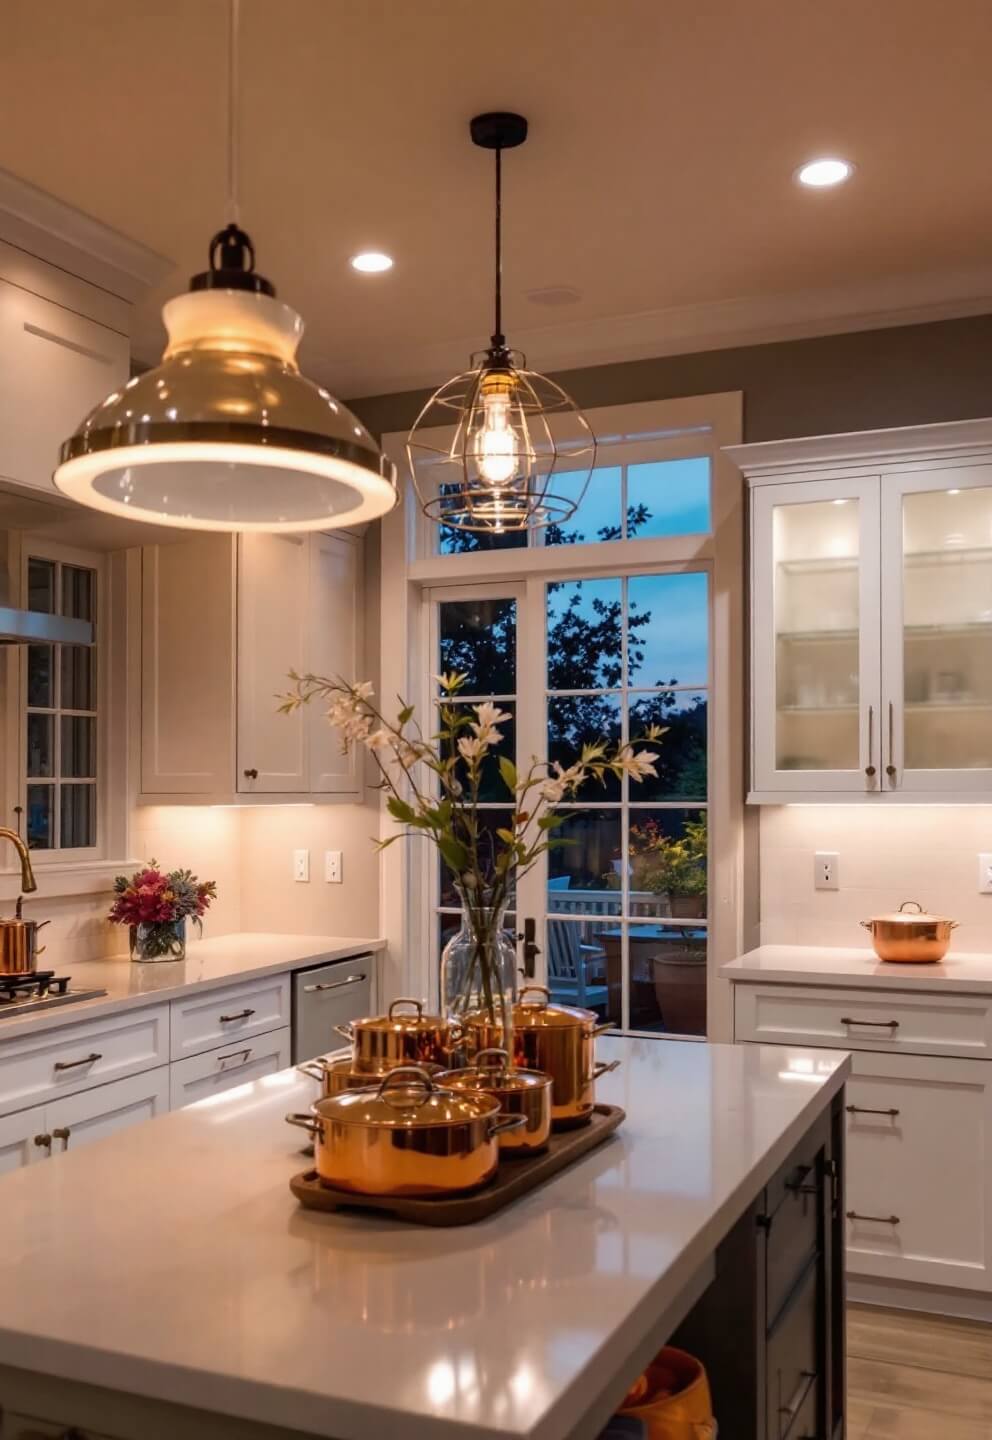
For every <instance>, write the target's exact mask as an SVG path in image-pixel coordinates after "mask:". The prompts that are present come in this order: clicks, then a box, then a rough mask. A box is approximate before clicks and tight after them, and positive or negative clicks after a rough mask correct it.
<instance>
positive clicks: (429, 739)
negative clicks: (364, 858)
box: [281, 673, 663, 1053]
mask: <svg viewBox="0 0 992 1440" xmlns="http://www.w3.org/2000/svg"><path fill="white" fill-rule="evenodd" d="M290 678H291V679H292V680H293V681H294V687H295V688H294V689H293V690H292V691H291V692H290V693H289V694H288V695H286V696H284V697H283V703H282V706H281V708H282V710H283V711H287V712H288V711H291V710H294V709H296V708H297V707H298V706H299V705H303V704H307V703H308V702H310V701H312V700H314V699H318V700H320V701H321V702H322V703H324V704H326V706H327V718H328V719H329V720H330V722H331V724H332V725H335V726H336V727H337V728H338V730H339V731H340V732H341V739H342V747H343V748H344V749H345V750H346V751H347V750H348V749H350V747H351V746H353V745H356V744H359V745H362V746H364V748H365V749H367V750H368V751H369V753H370V754H371V755H372V758H373V760H374V761H375V764H376V767H377V769H378V771H379V777H380V778H379V788H380V789H381V790H382V791H383V792H384V794H385V796H386V808H387V810H388V811H389V814H390V815H391V816H392V817H393V819H394V820H396V821H397V822H398V824H399V825H400V826H402V827H403V828H402V830H401V831H400V832H399V833H398V834H396V835H392V836H390V837H389V838H388V839H386V840H383V841H380V842H379V846H380V848H385V846H387V845H391V844H393V843H394V841H396V840H398V839H400V838H402V836H403V835H407V836H410V835H412V836H419V837H421V838H424V839H426V840H428V841H429V842H430V843H431V844H432V845H434V846H435V847H436V848H437V850H438V852H439V853H440V855H441V858H442V860H443V861H444V863H445V865H446V866H447V867H448V869H449V870H450V871H451V873H452V876H453V879H454V883H455V886H456V888H457V890H458V894H459V897H460V899H461V905H462V918H461V928H460V930H459V932H458V934H457V935H455V936H454V937H453V939H451V940H449V942H448V944H447V945H446V946H445V948H444V954H443V956H442V963H441V998H442V1005H443V1008H444V1011H445V1013H446V1014H447V1015H449V1016H451V1017H453V1018H461V1017H464V1016H465V1015H467V1014H474V1015H479V1014H482V1015H484V1016H485V1018H486V1021H487V1022H488V1023H489V1024H490V1025H492V1027H493V1028H494V1032H495V1033H497V1034H499V1035H500V1036H501V1037H502V1043H503V1046H504V1048H507V1049H511V1053H512V1048H511V1047H512V1013H513V1010H512V1007H513V1000H514V998H515V995H516V947H515V944H514V942H513V940H512V938H511V937H510V936H509V935H507V934H506V932H505V931H504V928H503V917H504V914H505V911H506V906H507V902H508V900H509V898H510V891H511V887H512V885H513V883H514V881H515V880H519V879H520V878H521V876H523V875H525V874H526V873H527V872H528V870H530V869H531V868H532V867H533V866H534V865H536V864H537V863H538V861H539V860H540V859H541V857H542V856H543V855H546V854H547V853H548V852H549V851H550V850H553V849H555V848H556V847H558V846H560V845H564V844H567V843H568V842H567V841H565V840H562V839H560V838H556V837H555V834H554V832H555V830H556V829H557V828H558V827H559V826H560V825H561V824H562V823H563V821H564V818H565V817H564V816H563V815H560V814H558V813H556V810H555V807H556V806H557V805H559V804H560V803H561V802H562V801H563V800H566V799H570V798H571V797H573V796H574V795H575V793H576V791H577V790H578V789H579V787H580V786H581V785H582V784H583V783H584V782H585V781H586V780H588V779H589V778H590V777H593V778H595V779H598V780H600V781H602V780H603V779H604V777H605V776H606V774H607V773H608V772H609V773H612V774H614V775H616V776H622V775H628V776H629V777H630V778H631V779H633V780H641V779H642V778H643V777H644V776H645V775H654V773H655V770H654V762H655V760H656V759H657V758H658V757H657V756H656V755H655V754H653V753H652V752H651V751H649V750H635V748H634V746H633V745H632V744H630V743H623V744H620V745H617V746H615V747H613V748H608V747H607V745H606V744H605V742H602V741H597V742H594V743H591V744H586V745H584V746H583V747H582V751H581V753H580V756H579V759H578V760H577V761H576V762H575V764H573V765H570V766H568V767H567V768H565V767H563V766H562V765H561V764H560V763H559V762H557V761H556V762H554V763H553V764H548V763H545V762H542V761H538V760H536V759H532V760H531V762H530V764H529V766H528V767H527V768H526V769H525V770H521V771H518V770H517V768H516V766H515V765H514V764H513V762H512V761H511V760H510V759H509V758H508V757H507V756H505V755H499V754H498V747H499V745H500V742H501V741H502V739H503V735H502V732H501V731H500V729H499V726H500V725H501V724H503V723H505V722H506V721H507V720H508V719H509V718H510V717H509V715H508V714H507V713H505V712H504V711H502V710H500V709H499V707H498V706H497V705H494V704H492V703H491V702H490V701H484V702H483V703H482V704H467V703H466V702H464V701H461V702H459V701H458V695H459V692H460V691H461V690H462V689H463V688H464V685H465V681H466V678H467V677H466V676H465V675H462V674H456V673H451V674H445V675H441V676H439V677H438V683H439V686H440V691H441V700H440V703H439V705H438V712H437V713H438V728H437V730H436V731H434V732H433V733H431V734H424V732H423V731H422V729H421V727H420V725H419V724H418V722H417V719H416V716H415V713H414V707H413V706H412V705H407V704H404V703H403V702H402V701H401V702H400V710H399V712H398V714H397V717H396V719H395V720H392V721H391V720H387V719H386V718H385V716H384V715H383V714H382V712H381V711H380V710H379V708H378V707H377V706H376V705H375V704H374V702H373V699H372V696H373V689H372V685H371V684H369V683H368V682H364V683H362V684H359V685H349V684H348V683H346V682H345V681H343V680H340V679H326V678H324V677H322V676H319V675H296V674H292V675H291V677H290ZM662 734H663V731H662V730H661V729H660V728H659V727H657V726H653V727H651V729H649V730H648V731H647V732H646V734H645V737H644V738H645V739H647V740H657V739H659V738H660V736H661V735H662ZM493 759H495V760H496V761H497V764H498V767H499V773H500V776H501V778H502V781H503V784H504V785H505V786H506V789H507V790H508V792H509V795H510V804H511V806H512V809H511V812H510V816H509V819H508V821H507V824H506V825H505V826H503V827H500V828H499V829H497V830H496V831H495V832H493V831H490V830H488V829H487V828H486V826H485V823H484V822H485V812H484V811H480V809H479V797H480V790H481V787H482V781H483V770H484V767H486V766H487V764H491V763H492V760H493Z"/></svg>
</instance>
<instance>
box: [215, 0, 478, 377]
mask: <svg viewBox="0 0 992 1440" xmlns="http://www.w3.org/2000/svg"><path fill="white" fill-rule="evenodd" d="M235 3H237V0H235ZM505 344H506V337H505V335H504V334H503V151H502V149H501V148H500V146H498V145H497V147H496V321H495V329H494V333H493V346H494V348H499V349H502V348H503V347H504V345H505Z"/></svg>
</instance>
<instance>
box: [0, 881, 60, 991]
mask: <svg viewBox="0 0 992 1440" xmlns="http://www.w3.org/2000/svg"><path fill="white" fill-rule="evenodd" d="M23 898H24V897H23V896H21V895H18V897H17V906H16V909H15V911H14V917H13V919H9V920H8V919H3V918H0V975H32V974H33V973H34V972H35V970H37V968H38V956H39V955H40V954H41V953H42V951H43V950H44V948H45V947H44V945H39V944H38V931H39V930H41V929H42V928H43V927H44V926H45V925H49V924H51V921H49V920H25V919H24V918H23V917H22V915H21V905H22V902H23Z"/></svg>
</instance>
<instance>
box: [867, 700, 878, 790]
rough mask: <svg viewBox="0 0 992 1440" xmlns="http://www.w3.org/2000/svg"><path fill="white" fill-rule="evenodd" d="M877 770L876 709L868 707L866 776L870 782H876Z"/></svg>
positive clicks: (872, 706) (871, 706)
mask: <svg viewBox="0 0 992 1440" xmlns="http://www.w3.org/2000/svg"><path fill="white" fill-rule="evenodd" d="M876 773H877V772H876V770H875V707H874V705H869V706H868V764H867V765H866V766H865V774H866V775H867V776H868V779H869V780H874V778H875V775H876Z"/></svg>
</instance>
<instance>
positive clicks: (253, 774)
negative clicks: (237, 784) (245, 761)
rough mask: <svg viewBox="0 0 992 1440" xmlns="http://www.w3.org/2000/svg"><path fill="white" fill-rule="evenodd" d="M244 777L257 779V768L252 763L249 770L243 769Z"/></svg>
mask: <svg viewBox="0 0 992 1440" xmlns="http://www.w3.org/2000/svg"><path fill="white" fill-rule="evenodd" d="M245 779H246V780H257V779H258V770H257V769H256V768H255V766H254V765H253V766H252V767H251V769H250V770H246V771H245Z"/></svg>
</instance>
